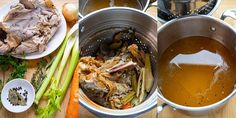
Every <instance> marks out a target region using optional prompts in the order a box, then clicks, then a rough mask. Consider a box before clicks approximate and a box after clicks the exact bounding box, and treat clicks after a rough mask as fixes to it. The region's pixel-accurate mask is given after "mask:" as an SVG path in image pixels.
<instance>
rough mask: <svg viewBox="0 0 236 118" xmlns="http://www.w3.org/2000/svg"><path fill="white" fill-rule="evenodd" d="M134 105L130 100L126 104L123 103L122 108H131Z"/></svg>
mask: <svg viewBox="0 0 236 118" xmlns="http://www.w3.org/2000/svg"><path fill="white" fill-rule="evenodd" d="M131 107H132V106H131V102H128V103H127V104H125V105H122V109H129V108H131Z"/></svg>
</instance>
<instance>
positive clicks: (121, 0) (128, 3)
mask: <svg viewBox="0 0 236 118" xmlns="http://www.w3.org/2000/svg"><path fill="white" fill-rule="evenodd" d="M115 6H119V7H131V8H136V9H142V6H141V4H140V3H139V1H138V0H88V2H87V3H86V5H85V7H84V9H83V14H88V13H91V12H93V11H96V10H99V9H102V8H106V7H115Z"/></svg>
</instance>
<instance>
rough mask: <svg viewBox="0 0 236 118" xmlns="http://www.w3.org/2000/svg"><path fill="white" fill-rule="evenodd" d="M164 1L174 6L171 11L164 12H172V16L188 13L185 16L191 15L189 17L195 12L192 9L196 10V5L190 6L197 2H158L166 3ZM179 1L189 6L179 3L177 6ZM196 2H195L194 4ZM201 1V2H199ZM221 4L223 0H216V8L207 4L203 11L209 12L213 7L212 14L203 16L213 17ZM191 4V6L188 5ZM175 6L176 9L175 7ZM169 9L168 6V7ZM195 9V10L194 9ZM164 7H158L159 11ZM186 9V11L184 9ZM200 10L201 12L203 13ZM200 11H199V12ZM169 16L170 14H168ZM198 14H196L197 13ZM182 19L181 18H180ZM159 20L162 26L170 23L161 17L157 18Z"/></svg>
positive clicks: (208, 13) (169, 0) (170, 0)
mask: <svg viewBox="0 0 236 118" xmlns="http://www.w3.org/2000/svg"><path fill="white" fill-rule="evenodd" d="M164 1H168V2H169V3H171V5H172V7H170V6H169V7H170V9H166V10H167V11H166V10H164V11H166V12H170V11H171V12H170V13H171V14H184V13H186V14H185V15H187V13H188V14H189V15H191V14H193V13H194V12H193V10H192V9H194V8H195V7H196V5H190V4H193V3H194V2H196V0H158V2H164ZM179 1H184V2H186V1H187V5H186V4H183V3H179V4H176V3H178V2H179ZM193 1H194V2H193ZM199 1H200V0H199ZM209 1H211V0H209ZM220 2H221V0H216V3H215V5H214V6H212V5H211V4H206V5H205V6H204V7H202V8H201V10H203V9H204V8H205V9H206V10H207V11H208V10H209V9H210V8H211V7H213V8H212V9H211V10H210V12H207V14H203V15H209V16H210V15H212V14H213V13H214V12H215V11H216V10H217V9H218V7H219V5H220ZM162 4H164V3H162ZM188 4H189V5H188ZM158 5H160V4H158ZM173 6H174V7H173ZM166 7H167V6H166ZM192 7H193V8H192ZM161 8H162V7H161V6H158V9H161ZM184 8H185V9H184ZM186 10H190V11H191V12H189V11H186ZM201 10H200V11H201ZM198 11H199V10H198ZM175 12H177V13H175ZM168 14H169V13H168ZM195 14H196V13H195ZM180 17H181V16H180ZM157 19H158V21H159V22H160V23H162V24H164V23H166V22H168V21H167V20H165V19H163V18H160V17H159V16H158V17H157Z"/></svg>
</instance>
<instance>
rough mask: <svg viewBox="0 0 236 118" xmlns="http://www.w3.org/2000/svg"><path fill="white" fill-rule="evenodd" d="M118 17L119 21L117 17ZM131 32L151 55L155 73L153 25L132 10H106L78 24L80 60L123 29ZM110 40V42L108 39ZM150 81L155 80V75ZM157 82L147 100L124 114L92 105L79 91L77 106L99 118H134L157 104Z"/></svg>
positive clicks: (154, 21)
mask: <svg viewBox="0 0 236 118" xmlns="http://www.w3.org/2000/svg"><path fill="white" fill-rule="evenodd" d="M117 16H119V17H117ZM129 27H132V28H135V29H136V32H138V34H140V36H141V35H143V37H142V39H143V40H141V42H142V43H141V44H143V46H147V47H148V48H149V50H150V53H151V55H152V65H153V66H152V67H153V70H156V66H155V65H156V60H157V21H156V20H155V19H154V18H153V17H151V16H149V15H147V14H145V13H144V12H142V11H140V10H136V9H132V8H121V7H117V8H106V9H101V10H98V11H95V12H93V13H91V14H89V15H87V16H85V17H83V18H82V19H81V20H80V21H79V35H80V36H79V41H80V42H79V44H80V51H81V56H85V55H91V54H92V53H93V52H94V51H96V49H97V48H98V45H99V43H102V42H103V41H109V39H111V36H112V35H113V34H114V33H115V32H117V31H119V30H121V29H123V28H129ZM109 37H110V38H109ZM153 73H154V78H157V73H156V71H154V72H153ZM156 88H157V79H155V81H154V84H153V88H152V90H151V92H150V93H149V95H148V97H147V99H146V100H145V101H144V102H143V103H142V104H140V105H138V106H136V107H134V108H131V109H127V110H114V109H108V108H105V107H102V106H99V105H97V104H95V103H94V102H92V101H91V100H90V99H89V98H88V97H87V96H86V95H85V94H84V93H83V91H82V90H81V89H80V90H79V102H80V104H81V105H83V106H84V107H85V108H87V109H88V110H89V111H90V112H93V113H95V114H96V115H97V116H99V117H103V118H104V117H105V118H106V117H107V118H111V117H112V118H113V117H122V118H126V117H131V118H133V117H136V116H138V115H140V114H142V113H144V112H147V111H148V110H150V109H152V108H154V107H155V106H156V103H157V91H156Z"/></svg>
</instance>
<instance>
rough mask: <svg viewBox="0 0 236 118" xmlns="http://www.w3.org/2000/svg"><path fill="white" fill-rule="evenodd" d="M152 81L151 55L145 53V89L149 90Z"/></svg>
mask: <svg viewBox="0 0 236 118" xmlns="http://www.w3.org/2000/svg"><path fill="white" fill-rule="evenodd" d="M153 82H154V77H153V75H152V66H151V56H150V54H148V53H146V54H145V90H146V91H147V92H150V90H151V88H152V85H153Z"/></svg>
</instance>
